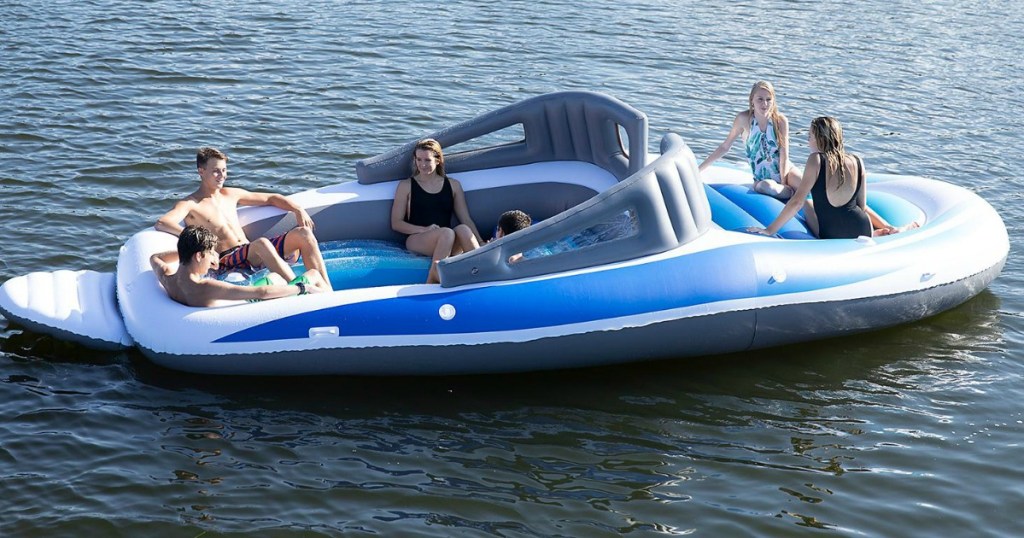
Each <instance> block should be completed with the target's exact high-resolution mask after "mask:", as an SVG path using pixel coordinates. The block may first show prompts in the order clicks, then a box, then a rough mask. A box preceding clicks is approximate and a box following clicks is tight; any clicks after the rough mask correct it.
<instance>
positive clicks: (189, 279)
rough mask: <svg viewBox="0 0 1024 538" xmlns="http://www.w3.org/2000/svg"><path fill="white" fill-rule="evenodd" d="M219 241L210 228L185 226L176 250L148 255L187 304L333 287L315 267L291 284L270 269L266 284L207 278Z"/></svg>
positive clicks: (160, 276) (170, 289)
mask: <svg viewBox="0 0 1024 538" xmlns="http://www.w3.org/2000/svg"><path fill="white" fill-rule="evenodd" d="M217 243H218V241H217V236H216V235H214V233H213V232H211V231H210V230H207V229H206V228H203V227H201V226H186V227H185V229H184V230H182V232H181V234H180V235H178V250H177V251H173V250H171V251H168V252H161V253H159V254H154V255H153V256H151V257H150V258H149V263H150V265H151V266H152V267H153V272H154V273H156V277H157V279H158V280H159V281H160V284H161V285H162V286H163V287H164V289H165V290H167V295H169V296H170V297H171V299H174V300H175V301H178V302H179V303H181V304H183V305H186V306H213V305H214V304H215V303H216V302H217V301H219V300H245V301H262V300H264V299H277V298H279V297H291V296H293V295H305V294H307V293H321V292H325V291H330V288H329V287H327V286H325V285H324V280H323V277H321V276H320V273H318V272H316V271H308V272H307V273H306V274H304V275H302V276H300V277H298V278H295V279H294V280H292V281H291V282H290V283H288V284H284V283H283V280H281V277H280V276H278V275H277V274H274V273H270V275H269V276H270V277H271V278H270V279H269V280H268V282H269V284H268V285H263V286H238V285H235V284H229V283H227V282H223V281H220V280H217V279H215V278H207V273H209V272H210V271H211V270H214V269H217V263H218V259H219V256H218V255H217V251H216V250H214V248H215V247H216V246H217ZM175 262H177V263H178V267H177V269H175V268H174V263H175Z"/></svg>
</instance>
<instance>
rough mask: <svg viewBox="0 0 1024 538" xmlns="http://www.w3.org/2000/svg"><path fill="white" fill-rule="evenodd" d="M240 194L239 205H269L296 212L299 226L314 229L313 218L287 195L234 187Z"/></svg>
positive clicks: (237, 194) (296, 220)
mask: <svg viewBox="0 0 1024 538" xmlns="http://www.w3.org/2000/svg"><path fill="white" fill-rule="evenodd" d="M233 192H234V194H235V195H236V196H238V205H269V206H274V207H276V208H278V209H283V210H285V211H289V212H291V213H294V214H295V222H296V223H297V224H298V225H299V226H305V227H307V228H309V229H311V230H312V229H313V219H312V218H310V216H309V213H306V210H305V209H303V208H302V206H300V205H298V204H296V203H295V202H293V201H291V200H290V199H289V198H288V197H287V196H284V195H281V194H277V193H271V192H249V191H247V190H244V189H233Z"/></svg>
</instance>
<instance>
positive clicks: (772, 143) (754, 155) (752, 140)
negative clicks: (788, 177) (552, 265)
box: [746, 114, 782, 183]
mask: <svg viewBox="0 0 1024 538" xmlns="http://www.w3.org/2000/svg"><path fill="white" fill-rule="evenodd" d="M746 150H747V160H748V161H749V162H750V170H751V171H752V172H753V173H754V181H761V180H762V179H774V180H775V181H778V182H780V183H781V182H782V175H781V174H780V173H779V142H778V140H776V139H775V125H773V124H772V119H771V118H768V127H767V128H765V130H764V132H763V133H762V132H761V128H760V127H758V126H757V118H755V117H754V115H753V114H751V115H750V136H748V137H747V146H746Z"/></svg>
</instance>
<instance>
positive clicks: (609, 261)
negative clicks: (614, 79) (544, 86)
mask: <svg viewBox="0 0 1024 538" xmlns="http://www.w3.org/2000/svg"><path fill="white" fill-rule="evenodd" d="M427 136H429V137H431V138H436V139H438V140H439V141H440V142H441V144H442V146H443V147H444V148H445V158H446V168H447V172H448V173H449V174H450V175H451V176H452V177H455V178H457V179H459V180H460V181H461V182H462V184H463V187H464V189H465V191H466V197H467V202H468V205H469V208H470V211H471V213H472V217H473V219H474V221H475V222H476V223H477V225H478V227H479V229H480V230H490V229H493V227H494V226H495V224H496V221H497V219H498V216H499V215H500V214H501V213H502V212H504V211H506V210H509V209H521V210H523V211H526V212H527V213H529V214H530V215H531V216H532V217H533V221H534V224H533V226H531V227H529V228H527V229H525V230H522V231H519V232H516V233H513V234H510V235H508V236H505V237H502V238H500V239H496V240H493V241H490V242H488V243H486V244H485V245H483V246H482V247H481V248H479V249H477V250H474V251H471V252H468V253H465V254H462V255H459V256H455V257H451V258H448V259H445V260H442V261H441V262H440V263H439V264H438V265H439V273H440V277H441V284H440V285H438V284H424V283H423V282H424V281H425V279H426V273H427V268H428V263H429V260H427V259H426V258H423V257H419V256H415V255H410V254H408V253H406V252H404V250H403V249H401V245H402V241H403V238H402V237H401V236H399V235H397V234H396V233H395V232H393V231H392V230H391V228H390V223H389V215H390V207H391V202H392V198H393V196H394V192H395V187H396V184H397V182H398V181H399V180H400V179H402V178H405V177H408V176H409V174H410V172H411V155H412V148H413V145H414V144H415V141H411V142H409V143H408V144H406V145H404V146H402V147H399V148H395V149H394V150H392V151H389V152H387V153H384V154H382V155H378V156H376V157H373V158H369V159H365V160H363V161H360V162H359V163H357V166H356V178H357V180H356V181H348V182H344V183H339V184H336V185H331V186H325V187H322V188H318V189H314V190H310V191H306V192H301V193H297V194H294V195H292V196H291V198H292V199H293V200H294V201H296V202H297V203H298V204H300V205H301V206H303V207H304V208H306V210H307V211H308V213H309V214H310V215H311V217H312V218H313V220H314V222H315V224H316V227H315V230H316V233H317V236H318V239H319V240H320V241H322V242H325V243H324V247H323V249H324V253H325V258H326V260H327V265H328V269H329V272H330V277H331V281H332V284H333V285H334V288H335V291H334V292H332V293H324V294H314V295H306V296H299V297H289V298H283V299H276V300H272V301H264V302H260V303H245V302H237V303H225V304H222V305H218V306H215V307H211V308H192V307H187V306H183V305H181V304H178V303H176V302H174V301H173V300H171V299H170V298H168V296H167V294H166V293H165V292H164V290H163V289H162V288H161V287H160V285H159V284H158V282H157V279H156V277H155V275H154V274H153V272H152V270H151V269H150V266H149V262H148V260H149V257H150V255H151V254H153V253H155V252H159V251H164V250H171V249H173V248H174V244H175V238H174V237H173V236H171V235H168V234H165V233H161V232H158V231H155V230H154V229H152V228H150V229H145V230H143V231H140V232H139V233H137V234H136V235H134V236H133V237H132V238H131V239H130V240H129V241H128V242H127V243H126V244H125V245H124V246H123V248H122V249H121V252H120V255H119V259H118V264H117V272H116V278H112V277H110V276H105V275H98V274H95V273H91V272H77V273H76V272H57V273H60V275H58V274H57V273H44V274H33V275H26V276H25V277H18V278H16V279H12V280H11V281H8V282H7V283H5V284H4V286H3V288H0V310H2V311H3V313H4V315H5V316H6V317H8V318H9V319H11V320H13V321H16V322H18V323H22V324H24V325H26V326H27V327H29V328H31V329H34V330H41V331H45V332H50V333H52V334H56V335H58V336H60V337H66V338H68V337H69V338H74V339H76V340H77V341H79V342H82V343H83V344H86V345H93V346H106V347H114V348H116V347H123V346H132V345H133V346H136V347H138V349H140V350H141V351H142V353H144V354H145V355H146V356H147V357H148V358H149V359H151V360H152V361H154V362H156V363H158V364H161V365H163V366H166V367H168V368H172V369H177V370H183V371H188V372H196V373H206V374H232V375H321V374H345V375H447V374H480V373H496V372H517V371H531V370H545V369H561V368H575V367H584V366H594V365H603V364H613V363H625V362H631V361H641V360H649V359H665V358H683V357H689V356H698V355H712V354H721V353H731V352H738V351H744V350H753V349H758V348H764V347H769V346H778V345H783V344H791V343H796V342H803V341H809V340H817V339H822V338H829V337H834V336H839V335H845V334H851V333H857V332H862V331H869V330H873V329H880V328H884V327H889V326H893V325H897V324H901V323H907V322H912V321H915V320H920V319H922V318H924V317H927V316H931V315H934V314H937V313H939V312H942V311H944V310H947V309H950V308H952V307H954V306H956V305H958V304H961V303H963V302H964V301H966V300H968V299H970V298H971V297H974V296H975V295H977V294H978V293H979V292H980V291H981V290H983V289H984V288H985V287H986V286H987V285H988V284H989V283H990V282H991V281H992V280H993V279H994V278H995V277H996V276H998V275H999V273H1000V271H1001V269H1002V267H1003V264H1004V263H1005V260H1006V256H1007V254H1008V252H1009V239H1008V236H1007V233H1006V229H1005V227H1004V225H1003V222H1002V220H1001V219H1000V218H999V215H998V214H997V213H996V212H995V211H994V210H993V208H992V207H991V206H990V205H989V204H988V203H986V202H985V201H984V200H982V199H981V198H980V197H978V196H977V195H975V194H974V193H972V192H970V191H968V190H967V189H964V188H961V187H958V186H955V185H952V184H949V183H945V182H942V181H937V180H932V179H925V178H920V177H911V176H897V175H883V174H868V181H869V185H868V203H869V205H870V206H871V207H872V208H873V209H875V211H876V212H878V213H879V214H880V215H882V216H883V217H884V218H886V219H887V220H888V221H889V222H891V223H893V224H896V225H904V224H908V223H910V222H917V223H919V224H921V226H920V228H917V229H913V230H910V231H907V232H904V233H900V234H896V235H892V236H885V237H874V238H872V237H859V238H857V239H829V240H818V239H815V238H814V237H813V236H812V235H811V234H810V233H809V232H808V230H807V228H806V226H805V225H804V223H803V220H802V218H801V217H798V218H795V219H793V221H791V222H790V223H789V224H788V225H787V226H786V227H785V228H783V229H782V230H781V231H780V234H779V236H778V237H764V236H759V235H753V234H749V233H745V232H744V229H745V228H746V227H748V226H764V225H766V224H768V223H770V222H771V221H772V219H773V218H774V217H775V216H776V215H777V214H778V213H779V211H780V210H781V209H782V203H781V202H779V201H777V200H775V199H773V198H770V197H768V196H764V195H760V194H757V193H754V192H753V191H752V190H751V184H750V183H751V182H750V173H749V170H744V169H743V168H742V167H738V166H732V165H723V166H713V167H711V169H710V170H708V171H707V172H705V173H704V174H703V175H701V174H700V173H699V172H698V170H697V164H696V160H695V158H694V155H693V153H692V152H691V150H690V149H689V148H688V147H687V145H686V144H685V143H684V141H683V139H682V138H680V137H679V136H678V135H675V134H668V135H666V136H665V137H664V138H663V139H662V140H661V142H660V151H659V152H657V153H653V152H652V153H648V128H647V118H646V116H645V115H644V114H643V113H641V112H640V111H638V110H636V109H634V108H633V107H631V106H629V105H627V104H625V103H623V102H621V101H619V100H617V99H615V98H612V97H610V96H606V95H603V94H598V93H592V92H561V93H554V94H548V95H542V96H538V97H535V98H532V99H528V100H525V101H522V102H520V103H516V104H513V105H510V106H508V107H505V108H502V109H499V110H496V111H493V112H491V113H488V114H484V115H482V116H480V117H478V118H475V119H472V120H470V121H467V122H464V123H461V124H458V125H455V126H452V127H449V128H447V129H444V130H441V131H439V132H435V133H430V134H428V135H427ZM240 217H241V219H242V222H243V224H244V226H245V230H246V233H247V234H248V235H249V237H250V238H253V237H258V236H273V235H276V234H279V233H282V232H284V231H286V230H288V229H290V228H291V227H293V226H294V225H295V221H294V217H293V216H292V215H291V214H289V213H285V212H282V211H280V210H277V209H275V208H268V207H260V208H241V209H240ZM485 239H486V238H485ZM111 288H116V299H117V300H116V303H115V302H114V301H113V297H114V296H115V293H114V291H113V289H111ZM41 289H45V290H49V291H42V292H41V291H40V290H41ZM72 295H74V298H73V299H71V298H69V299H68V300H67V301H65V302H66V303H67V304H56V303H60V302H61V301H60V298H62V297H65V296H68V297H70V296H72ZM68 304H70V305H71V306H68ZM112 320H113V321H112ZM122 321H123V323H118V322H122Z"/></svg>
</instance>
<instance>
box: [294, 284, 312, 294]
mask: <svg viewBox="0 0 1024 538" xmlns="http://www.w3.org/2000/svg"><path fill="white" fill-rule="evenodd" d="M295 285H296V286H298V287H299V295H305V294H307V293H309V292H307V291H306V284H305V283H304V282H296V283H295Z"/></svg>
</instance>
